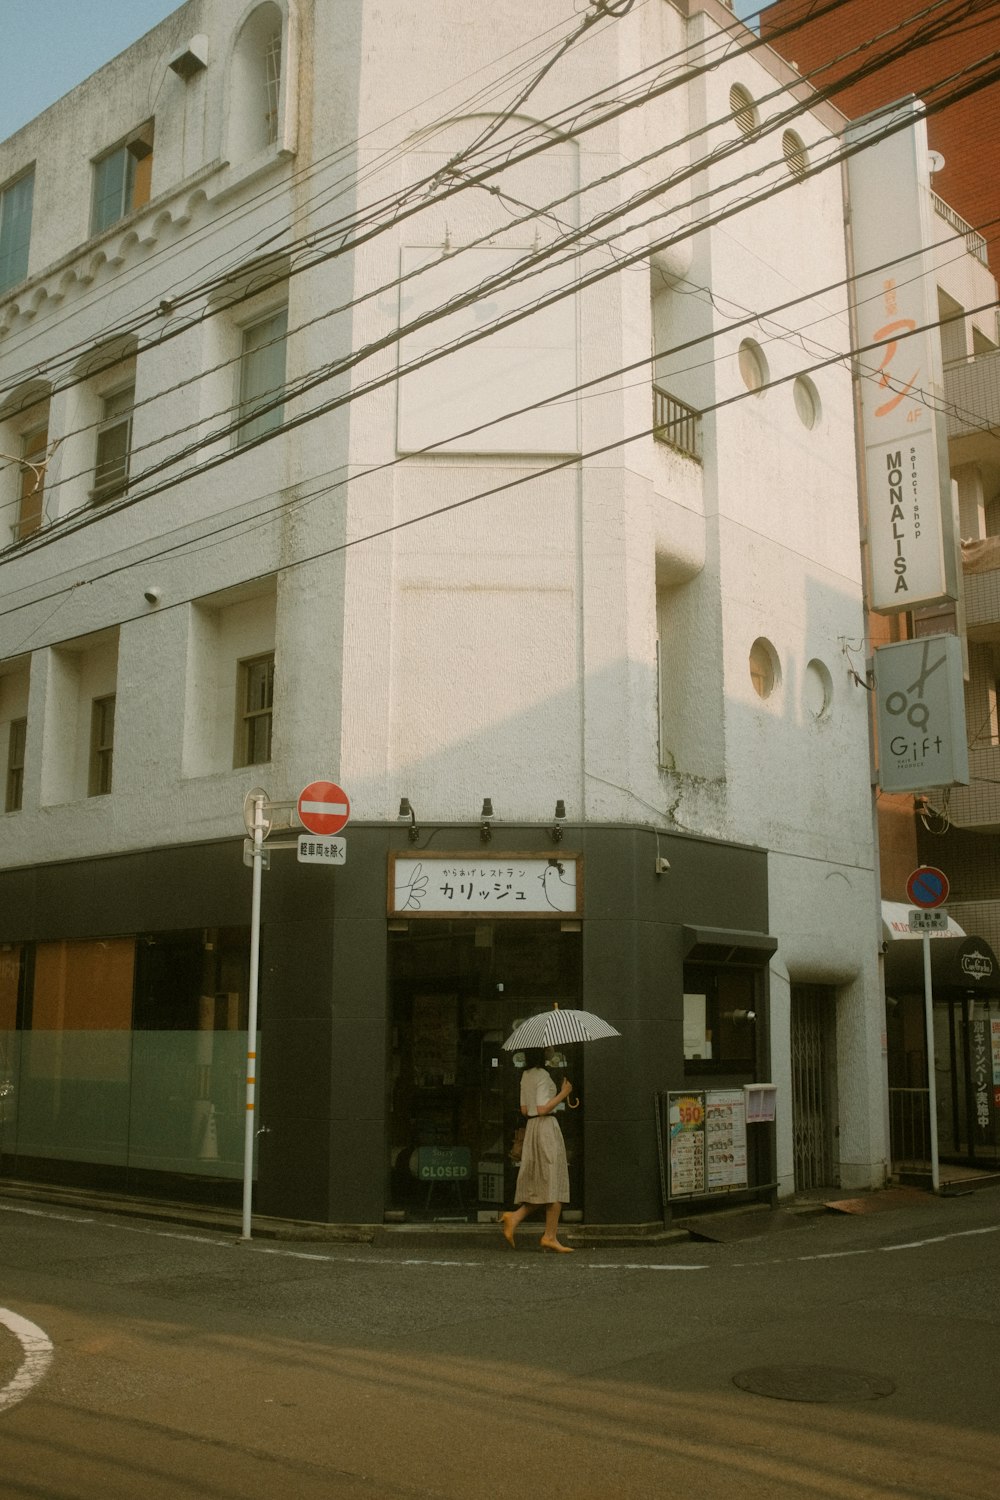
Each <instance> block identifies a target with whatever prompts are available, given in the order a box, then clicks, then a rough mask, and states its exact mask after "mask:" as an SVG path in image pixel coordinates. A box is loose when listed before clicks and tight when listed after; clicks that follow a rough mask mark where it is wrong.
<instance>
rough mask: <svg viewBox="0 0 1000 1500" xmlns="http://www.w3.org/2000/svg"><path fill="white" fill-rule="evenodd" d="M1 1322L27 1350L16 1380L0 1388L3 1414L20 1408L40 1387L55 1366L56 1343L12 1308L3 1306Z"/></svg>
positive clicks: (0, 1311) (0, 1404)
mask: <svg viewBox="0 0 1000 1500" xmlns="http://www.w3.org/2000/svg"><path fill="white" fill-rule="evenodd" d="M0 1323H2V1324H3V1326H4V1327H5V1328H9V1329H10V1331H11V1333H12V1334H13V1335H14V1337H15V1338H16V1339H17V1340H18V1342H19V1343H20V1345H21V1348H22V1349H23V1350H24V1359H23V1360H22V1361H21V1364H20V1367H19V1369H18V1372H17V1374H16V1375H15V1376H14V1378H13V1380H10V1381H8V1382H7V1384H6V1385H5V1386H4V1387H3V1388H2V1389H0V1411H4V1410H5V1409H6V1408H7V1407H8V1406H16V1405H17V1403H18V1402H19V1401H23V1400H24V1398H25V1396H26V1395H27V1394H28V1392H29V1391H30V1390H31V1388H32V1386H34V1385H37V1384H38V1382H39V1381H40V1380H41V1378H42V1376H43V1375H44V1374H45V1372H46V1370H47V1369H48V1367H49V1365H50V1364H51V1363H52V1353H53V1350H52V1344H51V1341H50V1340H49V1338H48V1336H47V1335H46V1334H44V1333H43V1332H42V1330H41V1329H40V1328H38V1327H37V1326H36V1325H35V1324H34V1323H29V1322H28V1320H27V1318H22V1317H19V1316H18V1314H17V1313H15V1312H11V1311H10V1309H9V1308H6V1307H0Z"/></svg>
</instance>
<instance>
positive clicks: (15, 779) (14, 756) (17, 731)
mask: <svg viewBox="0 0 1000 1500" xmlns="http://www.w3.org/2000/svg"><path fill="white" fill-rule="evenodd" d="M27 735H28V721H27V719H12V720H11V723H10V735H9V737H8V740H7V797H6V801H5V808H6V811H7V812H20V810H21V803H22V801H23V798H24V745H25V741H26V739H27Z"/></svg>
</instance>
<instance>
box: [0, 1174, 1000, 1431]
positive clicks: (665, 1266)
mask: <svg viewBox="0 0 1000 1500" xmlns="http://www.w3.org/2000/svg"><path fill="white" fill-rule="evenodd" d="M0 1211H2V1212H4V1213H10V1214H27V1215H29V1216H30V1217H32V1218H36V1219H55V1220H59V1221H60V1222H63V1223H67V1224H100V1225H101V1226H102V1227H103V1228H106V1229H118V1230H120V1231H122V1232H123V1233H125V1234H146V1235H152V1236H153V1237H154V1238H156V1239H163V1240H184V1241H187V1242H188V1243H190V1244H194V1245H214V1246H215V1247H216V1248H217V1249H232V1248H234V1247H235V1248H238V1249H244V1250H248V1251H250V1252H251V1253H252V1254H255V1255H278V1256H282V1257H284V1258H285V1259H286V1260H312V1261H320V1262H323V1263H324V1264H327V1265H339V1266H376V1267H377V1266H382V1267H385V1268H387V1269H391V1268H392V1267H394V1266H452V1267H466V1268H470V1269H472V1268H475V1267H482V1266H483V1265H488V1264H489V1262H488V1261H483V1260H443V1259H439V1258H436V1257H431V1256H407V1257H405V1258H404V1259H395V1258H392V1259H390V1258H389V1257H388V1256H380V1257H379V1258H378V1259H375V1258H374V1255H375V1253H376V1252H373V1253H372V1254H370V1255H343V1254H338V1253H337V1252H335V1251H334V1252H326V1251H316V1250H291V1249H286V1248H285V1247H284V1246H282V1245H264V1244H261V1243H260V1241H259V1240H257V1241H254V1242H251V1243H249V1244H247V1243H246V1242H244V1241H241V1240H234V1239H232V1238H231V1237H230V1236H228V1235H226V1234H225V1233H224V1232H223V1231H221V1230H220V1231H219V1232H218V1233H217V1234H214V1235H206V1234H185V1233H183V1232H182V1231H180V1230H176V1229H155V1228H152V1227H150V1226H149V1225H145V1224H123V1223H121V1222H119V1221H118V1220H116V1219H113V1218H101V1219H94V1218H85V1217H84V1216H82V1215H79V1214H59V1213H50V1212H49V1211H48V1210H47V1209H42V1208H23V1207H22V1206H21V1205H20V1204H13V1203H0ZM998 1233H1000V1224H988V1225H985V1226H983V1227H982V1228H978V1229H956V1230H953V1231H952V1232H951V1233H950V1234H936V1235H929V1236H928V1237H927V1238H926V1239H922V1240H908V1241H906V1242H904V1243H903V1244H899V1245H871V1246H868V1247H866V1248H863V1249H855V1250H826V1251H819V1252H816V1253H814V1254H812V1255H787V1256H769V1257H768V1258H767V1259H766V1260H737V1261H733V1262H732V1263H731V1269H733V1270H750V1269H752V1268H753V1269H755V1268H758V1267H760V1266H787V1265H795V1264H800V1263H802V1262H806V1261H821V1260H848V1259H850V1258H851V1257H853V1256H858V1255H885V1254H889V1253H892V1252H894V1251H897V1250H922V1249H925V1248H926V1247H928V1246H930V1245H943V1244H945V1243H946V1242H947V1241H948V1240H961V1239H968V1238H969V1237H970V1236H972V1235H978V1234H998ZM487 1248H489V1247H488V1246H486V1245H484V1246H483V1249H487ZM540 1261H541V1257H539V1256H536V1255H533V1254H531V1253H530V1251H529V1252H528V1254H526V1255H523V1256H518V1257H517V1260H516V1262H514V1261H512V1259H511V1258H504V1264H505V1265H506V1266H507V1268H508V1269H509V1270H510V1269H513V1270H522V1271H528V1270H530V1269H531V1267H532V1266H537V1265H538V1264H540ZM576 1264H577V1265H578V1266H579V1267H581V1268H582V1269H584V1270H588V1271H711V1270H713V1269H717V1268H716V1267H714V1266H712V1265H711V1264H708V1263H702V1262H691V1263H690V1264H683V1263H680V1262H677V1261H592V1260H586V1259H584V1260H580V1261H577V1262H576ZM29 1326H30V1325H29ZM42 1337H43V1338H44V1334H43V1335H42ZM0 1406H2V1401H0Z"/></svg>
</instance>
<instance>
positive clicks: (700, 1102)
mask: <svg viewBox="0 0 1000 1500" xmlns="http://www.w3.org/2000/svg"><path fill="white" fill-rule="evenodd" d="M667 1122H668V1130H669V1138H670V1197H671V1198H698V1197H710V1196H711V1195H712V1194H714V1193H726V1192H730V1191H733V1190H734V1189H737V1188H745V1187H746V1186H747V1185H748V1180H749V1179H748V1175H747V1129H746V1097H745V1095H744V1092H743V1090H742V1089H709V1090H706V1091H685V1092H678V1093H668V1094H667Z"/></svg>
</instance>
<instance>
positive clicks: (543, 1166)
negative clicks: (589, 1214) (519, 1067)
mask: <svg viewBox="0 0 1000 1500" xmlns="http://www.w3.org/2000/svg"><path fill="white" fill-rule="evenodd" d="M556 1093H557V1089H556V1086H555V1084H554V1083H553V1082H552V1079H551V1077H550V1076H549V1074H548V1073H547V1072H546V1070H545V1069H544V1068H525V1070H524V1072H523V1073H522V1074H521V1103H522V1105H524V1106H525V1107H526V1109H527V1111H528V1123H527V1127H526V1129H525V1132H524V1146H523V1148H522V1151H521V1168H520V1171H519V1172H518V1174H517V1183H516V1186H515V1188H514V1202H515V1203H568V1202H569V1170H568V1168H567V1166H566V1147H565V1145H564V1143H563V1135H562V1131H561V1130H560V1129H559V1121H558V1120H557V1119H556V1117H555V1115H539V1114H538V1113H537V1110H538V1106H539V1105H540V1104H547V1103H548V1102H549V1100H550V1099H554V1098H555V1096H556Z"/></svg>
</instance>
